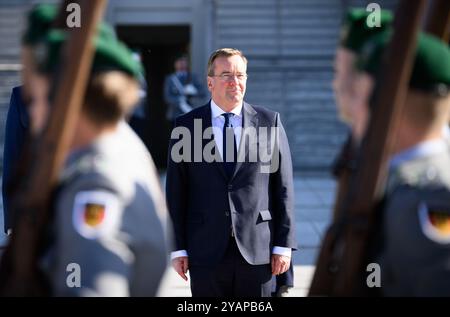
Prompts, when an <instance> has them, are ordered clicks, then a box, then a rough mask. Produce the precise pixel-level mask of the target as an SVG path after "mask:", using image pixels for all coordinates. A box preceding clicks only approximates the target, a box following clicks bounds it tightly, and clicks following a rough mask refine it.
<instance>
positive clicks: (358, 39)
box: [340, 8, 394, 53]
mask: <svg viewBox="0 0 450 317" xmlns="http://www.w3.org/2000/svg"><path fill="white" fill-rule="evenodd" d="M370 14H372V13H371V12H370V11H366V9H361V8H353V9H350V10H348V11H347V14H346V16H345V20H344V25H343V27H342V30H341V39H340V45H341V46H343V47H345V48H347V49H349V50H351V51H354V52H355V53H359V51H360V49H361V47H362V46H363V44H364V42H365V41H366V40H367V39H368V38H369V37H371V36H373V35H375V34H378V33H380V32H383V31H384V30H386V29H387V28H390V27H391V25H392V21H393V19H394V18H393V15H392V12H391V11H388V10H381V11H380V26H379V27H377V26H374V27H369V26H368V25H367V18H368V17H369V15H370Z"/></svg>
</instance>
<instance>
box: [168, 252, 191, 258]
mask: <svg viewBox="0 0 450 317" xmlns="http://www.w3.org/2000/svg"><path fill="white" fill-rule="evenodd" d="M182 256H188V254H187V251H186V250H178V251H173V252H171V253H170V260H173V259H175V258H179V257H182Z"/></svg>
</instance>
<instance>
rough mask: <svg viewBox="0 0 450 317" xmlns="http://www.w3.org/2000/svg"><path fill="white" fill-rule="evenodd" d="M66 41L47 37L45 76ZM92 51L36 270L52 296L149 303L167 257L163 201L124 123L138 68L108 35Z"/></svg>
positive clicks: (55, 33)
mask: <svg viewBox="0 0 450 317" xmlns="http://www.w3.org/2000/svg"><path fill="white" fill-rule="evenodd" d="M65 38H66V33H64V32H63V31H61V30H51V31H50V32H49V33H48V35H47V37H46V40H47V52H48V53H47V55H46V57H45V58H44V60H42V61H39V65H40V67H39V69H40V70H41V71H42V73H43V75H45V76H48V74H51V73H53V71H54V69H55V66H57V64H58V61H59V51H60V47H61V46H62V44H63V43H64V41H65ZM95 45H96V46H95V49H96V51H95V57H94V62H93V66H92V70H91V75H90V78H89V83H88V86H87V90H86V95H85V100H84V103H83V107H82V110H81V113H80V116H79V118H78V120H77V122H76V131H75V135H74V138H73V140H72V142H71V151H70V153H69V155H68V157H67V160H66V164H65V167H64V169H63V171H62V173H61V175H60V186H59V189H58V190H57V191H56V193H55V198H54V213H53V225H52V230H51V231H52V232H51V238H50V241H51V242H50V244H49V247H48V250H47V251H48V252H46V255H45V256H44V257H43V259H42V266H43V268H44V270H45V271H46V273H47V275H48V278H49V281H50V284H51V288H52V294H53V295H54V296H155V295H156V294H157V290H158V287H159V283H160V281H161V278H162V275H163V273H164V271H165V269H166V263H167V255H168V253H167V239H166V234H165V217H166V205H165V199H164V196H163V194H162V191H161V188H160V184H159V180H158V177H157V174H156V169H155V167H154V164H153V161H152V159H151V156H150V154H149V153H148V151H147V150H146V148H145V146H144V144H143V143H142V142H141V141H140V139H139V138H138V137H137V135H136V134H135V133H134V132H133V131H132V130H131V128H130V127H129V126H128V125H127V124H126V123H125V122H124V121H123V119H124V117H125V115H126V114H127V113H128V112H129V111H131V110H132V106H133V105H134V104H136V101H137V99H138V89H139V86H138V82H137V78H138V76H139V74H140V73H141V71H142V66H141V65H140V63H138V62H137V61H136V60H134V59H133V58H132V55H131V52H130V51H129V50H128V49H127V48H126V47H125V46H124V45H123V44H122V43H120V42H119V41H118V39H117V38H115V36H114V35H113V34H112V33H109V32H99V33H98V34H97V38H96V41H95ZM45 76H44V77H45ZM48 79H49V78H48V77H47V80H48ZM31 120H34V118H33V116H32V117H31Z"/></svg>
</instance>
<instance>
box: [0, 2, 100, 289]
mask: <svg viewBox="0 0 450 317" xmlns="http://www.w3.org/2000/svg"><path fill="white" fill-rule="evenodd" d="M72 2H78V3H79V5H80V8H81V18H82V19H81V21H82V25H81V27H80V28H74V29H73V30H70V32H69V38H68V40H67V41H66V43H65V45H64V47H63V48H62V52H61V53H62V57H61V59H62V60H63V63H61V64H62V65H64V66H65V67H64V69H60V70H59V74H58V78H59V79H60V80H59V81H58V82H56V83H55V85H54V88H55V90H54V93H55V98H54V99H53V102H52V107H51V109H52V111H51V113H50V116H49V121H48V125H47V127H46V129H45V130H44V132H43V135H42V138H41V139H40V140H38V142H39V147H38V150H37V153H36V158H35V159H34V160H33V162H32V163H31V165H30V167H29V170H28V171H29V172H28V175H27V177H25V178H24V179H23V182H22V184H21V187H20V188H19V190H18V191H17V192H16V193H15V196H14V197H13V199H12V204H11V211H12V213H13V216H14V223H13V234H12V236H11V239H10V241H9V244H8V246H7V248H6V251H5V253H4V254H3V256H2V259H1V263H0V294H2V295H8V296H39V295H48V287H47V285H46V283H45V278H44V277H43V276H42V274H41V273H40V270H39V268H38V260H39V255H40V251H41V250H40V249H41V247H42V243H43V240H44V236H45V232H46V228H47V226H48V223H49V219H50V215H49V210H50V197H51V193H52V192H53V190H54V189H55V187H56V185H57V183H58V175H59V172H60V170H61V167H62V166H63V163H64V160H65V157H66V154H67V152H68V149H69V145H70V141H71V139H72V137H73V135H74V132H75V131H74V130H75V123H76V120H77V117H78V114H79V112H80V109H81V105H82V102H83V99H84V92H85V90H86V85H87V82H88V78H89V74H90V70H91V65H92V59H93V55H94V49H93V45H92V40H91V39H92V38H93V36H94V35H95V32H96V26H97V24H98V22H99V21H100V20H101V17H102V14H103V10H104V7H105V4H106V1H105V0H95V1H89V0H79V1H72ZM65 9H66V8H65V7H64V6H63V7H61V9H60V16H62V15H64V13H61V12H63V11H65ZM64 61H65V62H64Z"/></svg>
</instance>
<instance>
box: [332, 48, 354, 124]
mask: <svg viewBox="0 0 450 317" xmlns="http://www.w3.org/2000/svg"><path fill="white" fill-rule="evenodd" d="M354 62H355V55H354V53H352V52H351V51H349V50H347V49H344V48H338V50H337V53H336V59H335V61H334V68H335V70H334V79H333V90H334V95H335V99H336V105H337V108H338V109H337V110H338V114H339V117H340V118H341V120H342V121H344V122H345V123H347V124H351V122H352V113H351V110H350V103H351V102H352V99H353V91H352V81H353V75H354V70H353V67H354V65H353V63H354Z"/></svg>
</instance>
